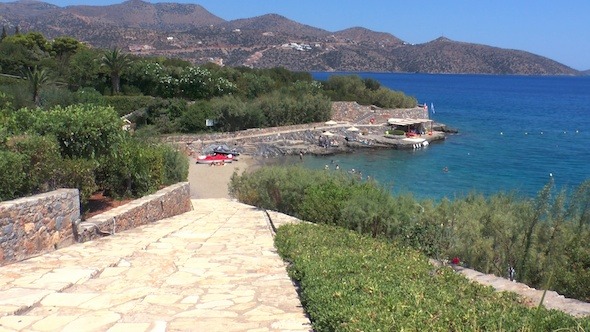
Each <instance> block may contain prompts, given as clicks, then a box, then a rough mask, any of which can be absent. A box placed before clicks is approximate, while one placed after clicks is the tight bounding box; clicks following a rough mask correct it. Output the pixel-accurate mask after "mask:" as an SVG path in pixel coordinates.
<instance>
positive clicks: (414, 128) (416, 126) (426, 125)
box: [387, 118, 433, 137]
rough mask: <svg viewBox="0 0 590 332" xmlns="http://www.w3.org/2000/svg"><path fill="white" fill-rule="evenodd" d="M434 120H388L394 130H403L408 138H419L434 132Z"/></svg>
mask: <svg viewBox="0 0 590 332" xmlns="http://www.w3.org/2000/svg"><path fill="white" fill-rule="evenodd" d="M432 122H433V121H432V120H430V119H413V118H408V119H399V118H390V119H388V120H387V124H389V125H390V126H391V127H392V129H393V130H403V131H404V132H405V133H406V136H408V137H411V136H419V135H424V134H425V133H427V132H431V131H432Z"/></svg>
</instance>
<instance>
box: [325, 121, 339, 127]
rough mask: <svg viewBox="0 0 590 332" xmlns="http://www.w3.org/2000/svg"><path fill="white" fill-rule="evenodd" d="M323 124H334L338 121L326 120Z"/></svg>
mask: <svg viewBox="0 0 590 332" xmlns="http://www.w3.org/2000/svg"><path fill="white" fill-rule="evenodd" d="M325 124H327V125H329V126H333V125H335V124H338V122H336V121H334V120H330V121H326V122H325Z"/></svg>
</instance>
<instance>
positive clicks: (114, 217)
mask: <svg viewBox="0 0 590 332" xmlns="http://www.w3.org/2000/svg"><path fill="white" fill-rule="evenodd" d="M190 210H192V203H191V199H190V185H189V183H188V182H181V183H177V184H175V185H172V186H169V187H166V188H164V189H162V190H159V191H158V192H156V193H154V194H152V195H148V196H144V197H142V198H139V199H136V200H134V201H132V202H130V203H127V204H125V205H121V206H119V207H117V208H114V209H112V210H109V211H106V212H104V213H101V214H99V215H96V216H94V217H92V218H89V219H87V220H85V221H84V222H82V223H80V225H79V227H78V241H79V242H84V241H88V240H92V239H95V238H98V237H101V236H106V235H112V234H115V233H117V232H120V231H124V230H127V229H131V228H134V227H137V226H139V225H145V224H148V223H152V222H155V221H158V220H161V219H165V218H168V217H172V216H175V215H179V214H181V213H184V212H188V211H190Z"/></svg>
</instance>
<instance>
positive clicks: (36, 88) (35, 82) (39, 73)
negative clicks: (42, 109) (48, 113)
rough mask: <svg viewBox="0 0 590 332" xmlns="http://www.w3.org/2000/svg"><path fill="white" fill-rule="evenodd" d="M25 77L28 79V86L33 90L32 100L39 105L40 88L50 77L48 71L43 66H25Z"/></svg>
mask: <svg viewBox="0 0 590 332" xmlns="http://www.w3.org/2000/svg"><path fill="white" fill-rule="evenodd" d="M25 77H26V79H27V80H28V81H29V87H30V88H31V91H32V92H33V102H34V103H35V105H37V106H39V104H40V98H39V93H40V92H41V88H42V87H43V86H44V85H45V84H46V83H47V82H49V80H50V79H51V77H50V75H49V72H48V71H47V70H46V69H45V68H43V69H39V68H37V66H35V67H33V69H31V68H27V70H26V72H25Z"/></svg>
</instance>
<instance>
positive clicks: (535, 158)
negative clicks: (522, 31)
mask: <svg viewBox="0 0 590 332" xmlns="http://www.w3.org/2000/svg"><path fill="white" fill-rule="evenodd" d="M333 74H348V73H313V76H314V78H315V79H319V80H323V79H326V78H327V77H329V75H333ZM358 75H359V76H361V77H363V78H373V79H376V80H378V81H379V82H380V83H381V84H382V85H384V86H386V87H388V88H390V89H393V90H398V91H403V92H404V93H406V94H408V95H412V96H414V97H416V99H417V100H418V102H419V103H426V104H427V105H429V106H431V105H433V106H434V112H432V109H431V110H430V112H431V113H430V116H431V118H432V119H434V120H435V121H437V122H441V123H444V124H446V125H449V126H451V127H454V128H458V129H459V134H457V135H449V136H448V137H447V139H446V140H445V141H442V142H437V143H434V144H432V145H430V146H429V147H428V148H426V149H418V150H362V151H357V152H355V153H354V154H342V155H337V156H327V157H312V156H306V158H304V160H303V163H302V164H303V165H304V166H305V167H309V168H315V169H321V168H325V165H328V167H329V168H331V169H335V165H336V164H337V165H338V166H339V168H340V170H351V169H355V170H359V171H361V172H362V174H363V175H364V176H371V177H372V178H375V179H376V180H378V181H379V182H380V183H381V184H383V185H384V186H386V187H388V188H390V190H391V191H392V192H393V193H407V192H410V193H412V194H413V195H414V196H415V197H417V198H432V199H440V198H442V197H448V198H451V199H452V198H454V197H461V196H464V195H466V194H468V193H469V192H472V191H475V192H480V193H483V194H486V195H489V194H493V193H497V192H500V191H503V192H516V193H518V194H521V195H524V196H527V197H534V196H535V195H536V194H537V192H538V191H539V190H541V189H542V187H543V186H544V185H545V184H546V183H547V182H548V181H549V180H550V176H552V177H553V179H554V180H555V184H556V186H557V187H558V188H569V189H572V188H574V187H576V186H578V185H579V184H581V183H582V182H583V181H584V180H586V179H588V178H590V164H589V163H588V162H589V161H590V149H589V148H588V143H590V77H564V76H559V77H556V76H493V75H431V74H379V73H360V74H358ZM292 162H299V161H298V160H295V158H293V160H292ZM445 168H446V170H448V171H445Z"/></svg>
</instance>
